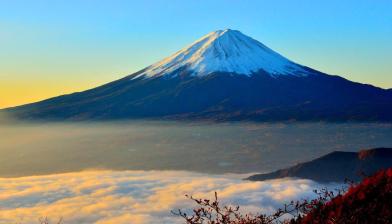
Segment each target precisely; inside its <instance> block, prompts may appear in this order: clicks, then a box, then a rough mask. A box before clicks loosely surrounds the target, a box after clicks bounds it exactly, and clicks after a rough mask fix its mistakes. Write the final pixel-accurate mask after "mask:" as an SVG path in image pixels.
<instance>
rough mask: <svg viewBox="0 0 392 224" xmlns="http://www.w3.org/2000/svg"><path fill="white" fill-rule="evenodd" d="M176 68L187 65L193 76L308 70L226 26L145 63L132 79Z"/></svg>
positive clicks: (301, 73) (300, 73)
mask: <svg viewBox="0 0 392 224" xmlns="http://www.w3.org/2000/svg"><path fill="white" fill-rule="evenodd" d="M179 68H185V69H187V71H189V72H191V73H192V75H194V76H205V75H208V74H210V73H212V72H230V73H236V74H243V75H247V76H250V75H252V73H253V72H257V71H259V70H260V69H263V70H265V71H266V72H268V73H269V74H270V75H271V76H273V77H276V76H279V75H295V76H307V75H308V74H309V72H308V71H306V70H305V69H304V68H303V66H301V65H298V64H296V63H294V62H292V61H290V60H288V59H287V58H285V57H283V56H281V55H280V54H278V53H276V52H274V51H273V50H271V49H269V48H268V47H266V46H265V45H263V44H262V43H260V42H258V41H257V40H254V39H252V38H251V37H248V36H246V35H244V34H242V33H241V32H240V31H237V30H230V29H226V30H218V31H214V32H211V33H209V34H207V35H206V36H204V37H203V38H201V39H199V40H197V41H196V42H195V43H193V44H191V45H189V46H188V47H186V48H184V49H183V50H181V51H179V52H177V53H176V54H174V55H172V56H170V57H167V58H165V59H163V60H161V61H159V62H157V63H155V64H153V65H151V66H149V67H148V68H146V69H145V71H144V72H142V73H140V74H139V75H137V76H135V77H133V79H136V78H138V77H144V78H150V77H154V76H161V75H167V76H170V77H174V76H176V75H177V73H175V71H177V69H179Z"/></svg>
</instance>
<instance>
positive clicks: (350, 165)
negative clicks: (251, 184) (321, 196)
mask: <svg viewBox="0 0 392 224" xmlns="http://www.w3.org/2000/svg"><path fill="white" fill-rule="evenodd" d="M391 166H392V148H377V149H369V150H362V151H359V152H339V151H337V152H332V153H330V154H327V155H325V156H322V157H320V158H317V159H315V160H312V161H310V162H304V163H299V164H297V165H295V166H293V167H290V168H287V169H282V170H278V171H275V172H271V173H267V174H256V175H253V176H250V177H248V178H246V180H251V181H264V180H269V179H279V178H285V177H298V178H303V179H310V180H314V181H318V182H343V181H344V180H345V178H349V179H351V180H356V181H360V180H361V179H362V175H361V174H359V173H358V170H361V171H363V172H365V173H366V174H373V173H375V172H376V171H379V170H381V169H382V168H384V169H388V167H391Z"/></svg>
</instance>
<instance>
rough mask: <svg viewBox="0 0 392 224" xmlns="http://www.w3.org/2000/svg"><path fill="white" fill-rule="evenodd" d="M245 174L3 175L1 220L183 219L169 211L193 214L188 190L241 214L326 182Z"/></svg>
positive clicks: (308, 193) (269, 208)
mask: <svg viewBox="0 0 392 224" xmlns="http://www.w3.org/2000/svg"><path fill="white" fill-rule="evenodd" d="M243 177H245V176H244V175H242V176H240V175H206V174H198V173H192V172H181V171H149V172H146V171H125V172H113V171H89V172H87V171H86V172H78V173H66V174H57V175H48V176H31V177H23V178H8V179H6V178H0V223H1V224H3V223H4V224H5V223H7V224H9V223H15V222H19V221H20V220H22V223H37V220H38V218H39V217H45V216H48V217H49V218H50V219H51V221H56V219H58V218H59V217H61V216H62V217H63V219H64V221H63V222H62V223H63V224H71V223H72V224H75V223H96V224H98V223H99V224H102V223H116V224H121V223H164V222H165V223H184V222H183V220H182V219H180V218H178V217H175V216H174V215H172V214H171V213H170V210H171V209H173V210H177V209H182V210H184V211H188V213H189V214H191V212H190V211H191V210H193V209H194V208H197V204H196V203H194V202H192V201H190V200H189V199H187V198H185V197H184V195H185V194H189V195H193V196H195V197H197V198H209V199H212V198H213V196H214V192H215V191H217V192H218V197H219V200H220V201H221V202H222V203H223V204H224V205H239V206H240V211H241V212H242V213H248V212H253V213H257V212H259V213H272V212H273V211H276V209H277V208H279V207H282V206H283V204H284V203H288V202H289V201H291V200H294V199H299V198H301V197H302V198H306V197H313V196H314V194H313V193H312V190H314V189H320V188H322V187H324V185H320V184H318V183H315V182H312V181H310V180H291V179H284V180H274V181H267V182H247V181H242V180H241V178H243Z"/></svg>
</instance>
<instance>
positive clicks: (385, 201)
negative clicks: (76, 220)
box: [173, 168, 392, 224]
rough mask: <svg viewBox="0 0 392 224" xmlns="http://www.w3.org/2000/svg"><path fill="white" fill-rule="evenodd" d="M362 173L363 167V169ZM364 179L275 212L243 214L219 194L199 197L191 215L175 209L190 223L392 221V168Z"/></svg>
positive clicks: (289, 223)
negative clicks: (224, 204)
mask: <svg viewBox="0 0 392 224" xmlns="http://www.w3.org/2000/svg"><path fill="white" fill-rule="evenodd" d="M359 172H360V173H362V172H361V171H359ZM362 174H363V175H364V179H363V180H362V182H361V183H359V184H355V183H353V182H350V183H351V184H350V185H349V187H343V188H342V189H340V190H337V192H338V193H337V195H336V196H335V195H334V192H332V191H328V189H327V188H325V189H322V190H321V191H319V192H318V191H316V190H315V191H314V192H315V193H316V194H317V195H318V198H317V199H314V200H309V199H303V200H302V201H301V202H300V201H296V202H294V201H291V203H290V204H288V205H284V209H279V210H278V211H277V212H276V213H275V214H273V215H271V216H267V215H263V214H261V215H260V214H257V215H253V214H246V215H241V214H240V213H239V212H238V210H239V207H236V208H234V209H233V208H231V207H230V208H228V207H221V206H220V205H219V202H218V197H217V194H216V193H215V200H214V201H212V202H210V200H207V199H204V200H202V199H195V198H193V197H192V196H188V195H186V197H188V198H190V199H191V200H194V201H195V202H196V203H198V204H199V205H201V206H202V207H201V208H199V209H195V210H193V212H194V215H192V216H187V214H185V213H183V212H182V211H181V210H179V212H178V213H174V212H173V213H174V214H176V215H179V216H181V217H183V218H184V219H185V220H186V222H187V223H189V224H196V223H210V224H218V223H222V224H237V223H238V224H270V223H284V224H318V223H342V224H345V223H353V224H354V223H364V224H366V223H392V169H391V168H389V169H388V170H387V171H386V172H385V171H384V170H382V171H380V172H377V173H376V174H374V175H371V176H366V175H365V174H364V173H362ZM286 214H290V215H292V217H293V218H292V219H291V220H281V218H282V216H283V215H286Z"/></svg>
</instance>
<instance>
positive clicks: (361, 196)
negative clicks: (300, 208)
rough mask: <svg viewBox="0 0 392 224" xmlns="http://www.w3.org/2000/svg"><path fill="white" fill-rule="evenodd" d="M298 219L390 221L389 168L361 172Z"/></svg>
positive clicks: (391, 175) (391, 181)
mask: <svg viewBox="0 0 392 224" xmlns="http://www.w3.org/2000/svg"><path fill="white" fill-rule="evenodd" d="M300 223H392V169H391V168H389V169H388V170H387V171H386V172H385V171H384V170H382V171H380V172H378V173H376V174H374V175H372V176H368V177H367V176H365V177H364V179H363V180H362V182H361V183H359V184H356V185H351V186H350V188H349V189H348V191H347V193H346V194H344V195H338V196H336V197H334V198H332V200H330V201H329V202H327V203H326V204H325V205H323V206H322V207H321V209H319V210H317V209H315V210H312V211H310V212H309V213H308V214H307V215H306V216H305V217H304V218H303V219H302V221H301V222H300Z"/></svg>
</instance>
